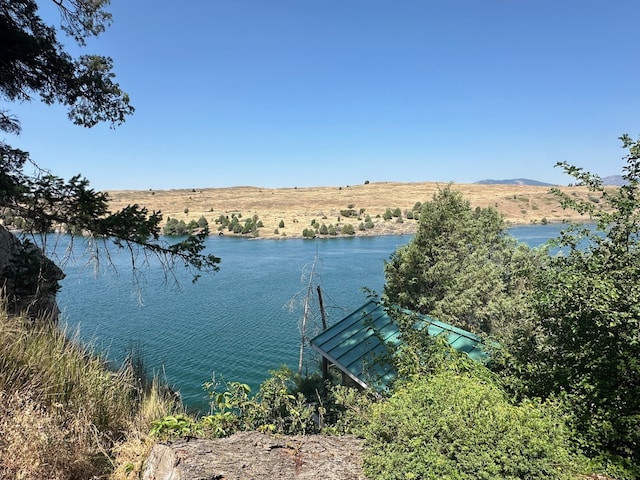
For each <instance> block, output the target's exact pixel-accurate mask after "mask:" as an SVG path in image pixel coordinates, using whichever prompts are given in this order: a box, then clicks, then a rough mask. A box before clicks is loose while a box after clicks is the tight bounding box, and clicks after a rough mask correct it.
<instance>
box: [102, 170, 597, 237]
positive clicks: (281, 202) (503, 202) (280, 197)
mask: <svg viewBox="0 0 640 480" xmlns="http://www.w3.org/2000/svg"><path fill="white" fill-rule="evenodd" d="M444 186H445V184H440V183H433V182H428V183H390V182H389V183H387V182H384V183H369V184H365V185H346V186H343V187H308V188H278V189H269V188H259V187H249V186H242V187H230V188H207V189H191V190H155V191H152V190H149V191H134V190H125V191H110V192H108V193H109V197H110V199H111V202H112V208H113V209H118V208H122V207H124V206H126V205H128V204H133V203H137V204H139V205H142V206H145V207H147V208H148V209H149V210H150V211H151V210H160V211H161V212H162V214H163V216H164V219H165V220H166V219H167V218H169V217H170V218H176V219H178V220H184V221H185V222H187V223H188V222H189V221H190V220H198V219H199V218H200V217H201V216H204V217H205V218H206V219H207V221H208V222H209V226H210V229H211V231H212V232H213V233H215V232H216V229H217V225H215V223H214V222H215V219H217V218H218V217H219V216H220V215H225V216H227V215H228V216H231V215H234V214H235V215H241V216H242V218H243V219H246V218H251V217H253V216H255V215H257V216H258V218H259V219H260V220H261V221H262V223H263V224H264V227H262V228H260V230H259V236H260V237H261V238H274V237H281V236H287V237H299V236H301V235H302V232H303V230H304V229H305V228H308V227H310V225H311V222H312V221H313V220H316V221H317V222H318V223H326V224H327V225H328V224H346V223H351V224H352V225H353V226H354V227H355V231H356V235H359V234H360V235H361V234H368V235H381V234H393V233H398V234H400V233H412V232H413V231H414V229H415V222H414V221H412V220H407V219H406V212H408V211H410V210H411V209H412V208H413V206H414V205H415V204H416V202H425V201H429V200H431V199H432V196H433V194H434V192H436V191H437V190H438V189H439V188H442V187H444ZM453 188H454V189H455V190H458V191H460V192H462V194H463V195H464V197H465V198H466V199H467V200H469V201H470V202H471V205H472V206H473V207H474V208H475V207H477V206H479V207H487V206H493V207H495V208H497V209H498V210H499V211H500V212H501V213H503V214H504V216H505V218H506V220H507V221H508V222H510V223H512V224H531V223H539V222H541V221H543V219H546V220H547V221H550V222H554V221H562V220H575V221H585V220H588V219H585V218H583V217H580V216H578V215H577V214H575V212H570V211H565V210H563V209H562V208H561V207H560V205H559V203H558V201H557V199H556V198H555V197H553V196H552V195H550V194H549V193H548V192H549V189H548V188H547V187H539V186H528V185H479V184H454V185H453ZM562 189H563V190H565V191H568V192H570V193H571V194H572V195H575V196H579V197H583V198H589V192H588V191H587V190H586V189H585V188H583V187H562ZM396 208H399V209H400V210H401V211H402V212H403V220H405V221H403V222H402V223H400V222H398V220H397V218H394V219H392V220H389V221H384V220H383V219H382V216H383V214H384V213H385V211H386V210H387V209H392V210H393V209H396ZM347 209H355V210H356V211H357V212H358V213H360V212H363V213H362V214H361V215H360V218H356V217H351V218H345V217H344V215H342V214H341V211H343V210H347ZM364 215H369V216H370V217H371V218H372V220H373V221H374V223H375V228H373V229H368V230H366V231H362V232H360V231H358V225H359V224H360V223H361V222H362V219H363V218H364ZM281 222H284V225H285V226H284V228H282V227H279V225H280V224H281ZM276 229H277V230H278V233H274V232H275V231H276ZM224 233H225V234H228V233H229V232H227V231H226V230H225V232H224Z"/></svg>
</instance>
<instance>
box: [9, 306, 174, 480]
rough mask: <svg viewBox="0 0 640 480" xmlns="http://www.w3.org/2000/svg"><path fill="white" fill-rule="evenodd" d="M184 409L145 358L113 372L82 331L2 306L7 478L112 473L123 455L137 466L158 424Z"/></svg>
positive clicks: (129, 468)
mask: <svg viewBox="0 0 640 480" xmlns="http://www.w3.org/2000/svg"><path fill="white" fill-rule="evenodd" d="M176 408H177V405H176V402H175V398H174V397H173V396H172V395H170V392H168V390H167V389H164V388H162V386H161V385H160V384H159V382H157V381H155V380H154V381H146V379H145V376H144V374H143V372H141V369H140V364H139V362H137V361H134V360H133V359H130V360H129V361H127V362H125V363H124V364H123V365H122V367H121V368H119V369H117V370H113V369H109V368H108V365H107V363H106V361H105V360H104V359H103V358H101V357H100V356H98V355H96V354H95V352H94V351H93V350H92V349H91V347H90V346H83V345H82V343H81V342H80V341H79V339H78V337H77V335H69V334H68V332H67V331H63V330H61V329H60V328H59V327H58V326H57V325H56V324H54V323H53V322H50V321H47V319H40V320H38V321H36V322H33V321H31V320H29V319H27V318H25V317H20V316H18V317H15V316H10V315H8V314H7V313H6V310H5V309H4V308H0V479H2V480H4V479H7V480H8V479H14V478H16V479H17V478H20V479H25V480H30V479H41V478H50V479H70V480H71V479H87V478H106V476H107V475H109V474H111V473H113V472H114V471H118V468H117V467H118V466H119V464H120V463H122V462H123V461H124V460H122V458H120V457H123V458H126V461H127V465H126V466H125V467H124V469H120V470H122V471H126V472H129V471H132V470H135V465H134V462H135V461H136V458H137V457H139V456H140V455H141V454H143V453H144V452H140V450H141V449H144V448H147V447H148V441H147V440H146V438H147V435H146V434H147V432H148V431H149V427H150V425H151V421H152V420H154V419H157V418H160V417H162V416H164V415H167V414H170V413H173V412H174V411H175V409H176ZM116 457H119V458H116Z"/></svg>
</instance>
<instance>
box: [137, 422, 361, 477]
mask: <svg viewBox="0 0 640 480" xmlns="http://www.w3.org/2000/svg"><path fill="white" fill-rule="evenodd" d="M361 450H362V441H361V440H360V439H358V438H356V437H353V436H325V435H308V436H301V435H296V436H273V435H268V434H263V433H258V432H238V433H236V434H234V435H232V436H230V437H226V438H219V439H213V440H209V439H190V440H179V441H175V442H164V443H158V444H156V445H155V446H154V447H153V449H152V450H151V453H150V455H149V457H148V459H147V462H146V465H145V468H144V471H143V474H142V478H143V480H223V479H224V480H273V479H279V480H288V479H301V480H305V479H313V480H320V479H323V480H362V479H364V474H363V472H362V461H361Z"/></svg>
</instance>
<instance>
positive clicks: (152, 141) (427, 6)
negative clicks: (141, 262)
mask: <svg viewBox="0 0 640 480" xmlns="http://www.w3.org/2000/svg"><path fill="white" fill-rule="evenodd" d="M41 3H43V4H45V3H47V4H50V3H51V2H49V1H47V0H43V1H42V2H41ZM47 8H48V9H50V8H51V7H49V6H48V7H47ZM110 11H111V12H112V13H113V16H114V22H113V25H112V26H111V28H110V29H109V30H108V31H107V32H106V33H105V34H104V35H102V36H101V37H99V38H98V39H96V40H95V41H94V40H92V41H91V42H90V45H89V48H88V51H89V52H90V53H100V54H104V55H108V56H111V57H112V58H113V59H114V62H115V71H116V73H117V79H118V81H119V83H120V84H121V86H122V87H123V88H124V90H125V91H127V92H128V93H129V94H130V96H131V100H132V104H133V105H134V106H135V108H136V113H135V114H134V115H133V116H132V117H130V119H129V120H128V121H127V123H126V124H125V125H123V126H121V127H119V128H118V129H116V130H110V129H109V128H108V127H107V126H98V127H95V128H93V129H82V128H80V127H75V126H73V125H72V124H71V123H70V122H68V121H67V119H66V112H65V110H64V109H62V108H60V107H46V106H43V105H40V104H38V103H37V102H36V103H32V104H25V105H12V106H10V108H11V109H12V111H13V112H14V113H16V114H18V115H19V117H20V119H21V121H22V126H23V133H22V135H21V136H20V137H19V138H11V137H6V138H5V139H6V141H8V142H9V143H11V144H13V145H14V146H18V147H21V148H23V149H25V150H28V151H30V152H31V154H32V157H33V158H34V159H35V160H36V161H37V162H38V163H39V164H40V165H42V166H44V167H47V168H49V169H51V170H52V171H53V172H54V173H55V174H57V175H60V176H63V177H65V178H68V177H70V176H72V175H74V174H76V173H82V174H83V175H84V176H86V177H87V178H89V180H90V181H91V184H92V185H93V186H94V187H95V188H97V189H100V190H110V189H149V188H152V189H168V188H205V187H227V186H235V185H254V186H260V187H295V186H298V187H304V186H319V185H328V186H329V185H330V186H333V185H355V184H361V183H363V182H364V181H365V180H369V181H371V182H377V181H402V182H422V181H438V182H448V181H453V182H457V183H469V182H474V181H477V180H481V179H486V178H493V179H505V178H519V177H524V178H530V179H535V180H540V181H546V182H550V183H561V184H566V183H567V182H570V181H571V179H570V178H569V177H567V176H565V175H564V174H562V172H561V171H560V169H558V168H554V165H555V163H556V162H557V161H562V160H566V161H569V162H570V163H573V164H575V165H578V166H582V167H585V169H587V170H589V171H593V172H595V173H599V174H601V175H603V176H606V175H612V174H619V173H620V172H621V166H622V160H621V157H622V156H623V155H624V153H625V152H624V150H622V149H621V148H620V142H619V140H618V137H619V136H620V135H621V134H623V133H629V134H630V135H631V136H632V137H634V138H635V137H637V136H638V134H640V95H639V93H638V85H639V82H640V58H639V57H640V49H639V48H638V46H639V43H638V35H637V28H636V27H637V25H636V24H637V19H638V18H640V2H639V1H637V0H619V1H618V0H616V1H605V0H602V1H591V0H438V1H429V0H385V1H381V0H190V1H186V2H175V1H167V0H153V1H151V0H112V3H111V7H110ZM65 42H68V43H71V41H70V40H66V39H65Z"/></svg>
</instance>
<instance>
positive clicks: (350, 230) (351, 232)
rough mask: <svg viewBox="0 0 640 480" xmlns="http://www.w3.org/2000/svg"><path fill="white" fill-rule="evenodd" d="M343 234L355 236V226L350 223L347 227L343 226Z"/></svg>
mask: <svg viewBox="0 0 640 480" xmlns="http://www.w3.org/2000/svg"><path fill="white" fill-rule="evenodd" d="M341 233H342V234H343V235H355V233H356V231H355V229H354V228H353V225H351V224H350V223H347V224H346V225H343V226H342V230H341Z"/></svg>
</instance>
